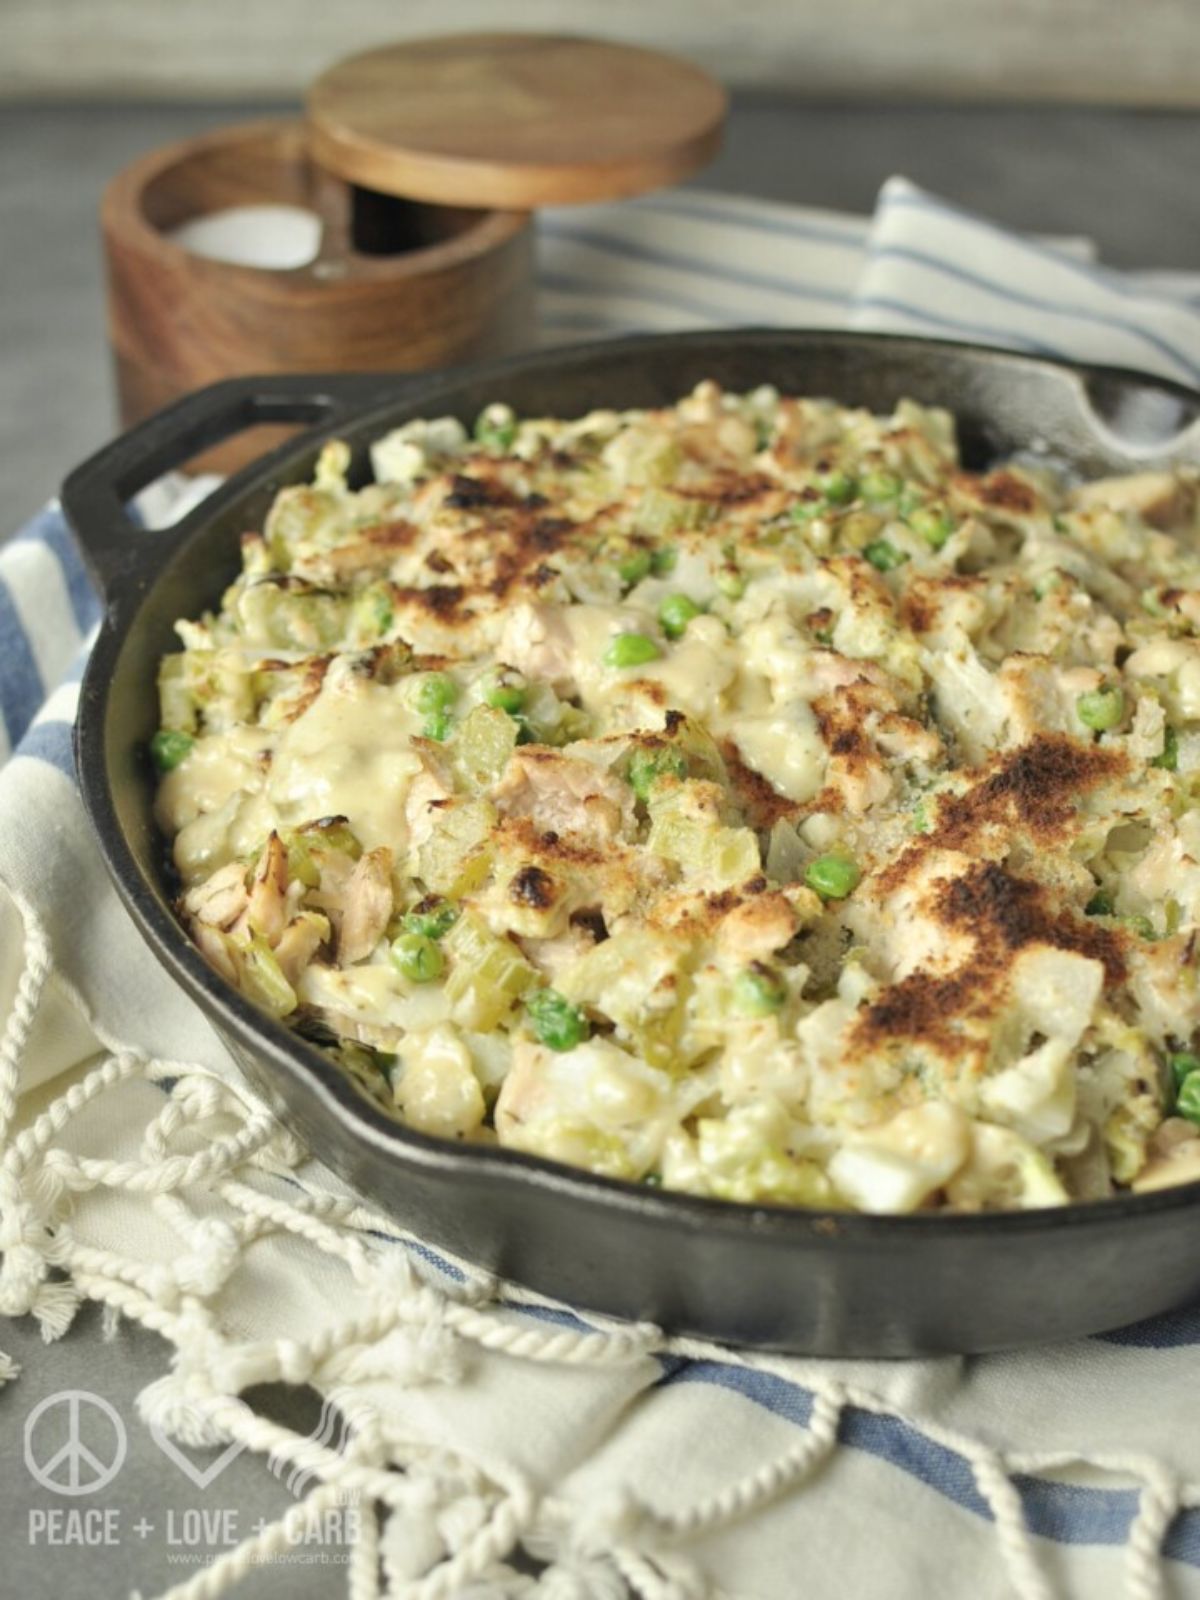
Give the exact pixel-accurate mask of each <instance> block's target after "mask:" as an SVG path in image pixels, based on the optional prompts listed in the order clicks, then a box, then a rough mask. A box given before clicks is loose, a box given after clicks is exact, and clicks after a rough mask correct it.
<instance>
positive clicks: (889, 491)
mask: <svg viewBox="0 0 1200 1600" xmlns="http://www.w3.org/2000/svg"><path fill="white" fill-rule="evenodd" d="M903 487H904V484H903V482H902V480H901V479H900V478H898V477H897V476H896V474H895V473H894V472H885V471H884V470H883V469H882V468H880V469H879V470H878V471H875V472H865V473H864V474H863V480H862V492H863V496H864V498H865V499H867V500H876V501H880V500H894V499H895V498H896V496H897V495H898V494H899V493H900V491H901V489H902V488H903Z"/></svg>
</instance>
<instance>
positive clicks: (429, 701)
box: [413, 672, 458, 712]
mask: <svg viewBox="0 0 1200 1600" xmlns="http://www.w3.org/2000/svg"><path fill="white" fill-rule="evenodd" d="M457 699H458V685H457V684H456V683H455V681H454V679H453V678H452V677H451V676H450V674H449V673H448V672H427V673H425V674H424V675H423V676H422V677H420V678H418V679H417V683H416V687H415V689H414V690H413V704H414V705H415V706H416V708H417V710H418V711H426V712H437V711H447V710H449V708H450V707H451V706H452V705H453V704H454V702H455V701H456V700H457Z"/></svg>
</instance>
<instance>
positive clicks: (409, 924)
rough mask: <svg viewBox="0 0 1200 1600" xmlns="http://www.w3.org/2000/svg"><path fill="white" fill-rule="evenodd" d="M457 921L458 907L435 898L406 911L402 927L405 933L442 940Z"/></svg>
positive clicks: (423, 901) (447, 901)
mask: <svg viewBox="0 0 1200 1600" xmlns="http://www.w3.org/2000/svg"><path fill="white" fill-rule="evenodd" d="M457 921H458V907H457V906H456V905H454V904H453V903H452V902H451V901H449V900H440V901H439V900H437V899H435V898H433V899H429V900H422V902H421V904H420V905H419V906H414V907H413V909H412V910H411V911H406V912H405V914H404V921H403V923H402V927H403V929H404V932H405V933H415V934H419V935H420V937H421V938H423V939H441V938H444V937H445V935H446V934H447V933H449V931H450V929H451V928H452V927H453V926H454V924H455V923H456V922H457Z"/></svg>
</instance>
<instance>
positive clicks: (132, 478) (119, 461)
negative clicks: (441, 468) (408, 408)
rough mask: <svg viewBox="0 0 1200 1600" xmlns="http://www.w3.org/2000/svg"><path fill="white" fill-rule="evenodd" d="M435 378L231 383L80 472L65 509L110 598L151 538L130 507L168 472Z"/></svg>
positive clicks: (189, 398) (119, 442) (150, 424)
mask: <svg viewBox="0 0 1200 1600" xmlns="http://www.w3.org/2000/svg"><path fill="white" fill-rule="evenodd" d="M429 376H430V375H429V374H420V375H419V376H417V375H410V374H406V373H384V372H333V373H320V374H314V375H312V376H309V375H305V374H292V373H284V374H272V375H270V376H267V377H249V378H229V379H226V380H225V381H224V382H222V383H214V384H211V385H210V386H209V387H208V388H205V389H198V390H197V391H196V393H195V394H190V395H186V396H185V397H184V398H183V399H182V400H177V401H176V402H175V403H174V404H173V405H170V406H167V407H166V408H165V409H164V410H162V411H158V412H156V413H155V414H154V416H152V417H148V418H147V419H146V420H145V421H144V422H139V423H138V424H137V425H136V426H135V427H133V428H130V429H129V430H128V431H127V432H126V433H123V434H121V436H120V437H119V438H117V439H114V440H113V442H112V443H111V444H108V445H105V446H104V448H103V449H102V450H98V451H97V452H96V454H95V455H94V456H91V457H89V459H88V460H87V461H85V462H84V463H83V464H82V466H79V467H76V469H75V471H74V472H72V473H71V475H70V476H69V477H68V478H67V479H66V481H65V482H64V484H63V486H62V491H61V498H62V507H63V511H64V512H65V513H66V517H67V520H68V522H69V523H70V525H71V528H72V530H73V532H74V534H75V538H76V540H77V541H78V544H79V547H80V550H81V551H82V553H83V557H84V561H85V562H86V564H87V568H88V571H89V572H90V573H91V576H92V578H93V579H94V581H95V582H96V584H97V585H98V587H99V588H100V590H101V592H102V594H104V595H105V597H107V596H108V594H109V593H110V592H111V591H112V589H113V587H114V584H115V580H116V579H117V578H118V577H119V575H120V574H121V573H122V572H123V571H124V569H125V568H126V567H127V566H128V565H129V564H130V562H131V561H132V559H133V558H134V555H135V553H136V548H137V541H138V540H139V539H144V538H145V537H146V534H145V530H144V529H142V528H140V527H139V526H138V524H137V523H136V522H135V521H134V520H133V519H132V518H131V517H130V515H129V512H128V510H127V509H126V508H127V506H128V503H129V501H130V500H132V499H133V497H134V495H136V494H137V493H138V491H139V490H141V489H144V488H145V487H146V485H147V484H149V483H153V482H154V480H155V479H156V478H160V477H161V476H162V475H163V473H165V472H169V471H171V469H172V468H173V467H178V466H182V465H183V464H184V462H186V461H190V460H191V458H192V457H193V456H195V455H198V454H199V453H200V451H202V450H206V449H208V448H209V446H211V445H215V444H219V443H220V442H221V440H223V439H229V438H232V437H233V435H234V434H238V433H242V432H243V431H244V430H245V429H247V428H253V427H257V426H258V425H259V424H260V423H264V422H275V423H280V422H283V423H286V422H300V423H304V422H307V423H313V424H317V423H321V424H325V425H327V424H329V423H330V422H334V421H335V420H336V419H337V418H338V417H339V416H341V415H343V414H344V413H346V412H349V411H350V410H352V409H354V408H355V407H361V406H364V405H366V404H368V403H369V402H370V401H371V400H373V399H375V398H377V397H378V398H382V397H383V396H384V395H386V394H389V393H395V391H396V390H397V389H400V388H402V387H406V386H408V385H410V384H413V383H419V382H422V381H424V382H427V381H428V380H429ZM289 447H290V446H289ZM164 531H166V530H164Z"/></svg>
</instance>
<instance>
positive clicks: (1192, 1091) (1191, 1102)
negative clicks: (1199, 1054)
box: [1175, 1072, 1200, 1124]
mask: <svg viewBox="0 0 1200 1600" xmlns="http://www.w3.org/2000/svg"><path fill="white" fill-rule="evenodd" d="M1175 1115H1176V1116H1177V1117H1186V1118H1187V1120H1188V1121H1189V1122H1195V1123H1197V1124H1200V1073H1197V1072H1193V1073H1192V1075H1191V1077H1189V1078H1185V1079H1184V1081H1183V1088H1182V1089H1180V1091H1179V1095H1178V1098H1177V1099H1176V1101H1175Z"/></svg>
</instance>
